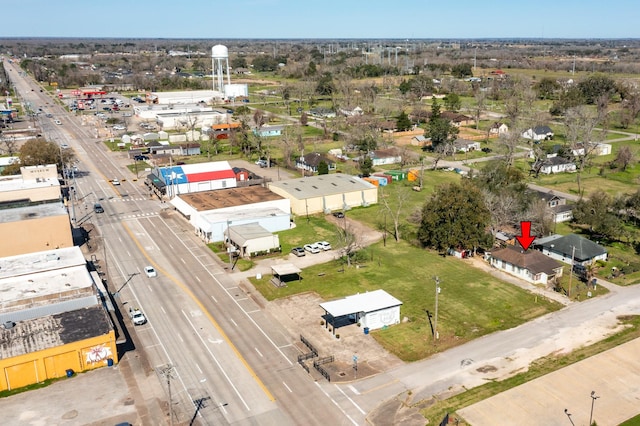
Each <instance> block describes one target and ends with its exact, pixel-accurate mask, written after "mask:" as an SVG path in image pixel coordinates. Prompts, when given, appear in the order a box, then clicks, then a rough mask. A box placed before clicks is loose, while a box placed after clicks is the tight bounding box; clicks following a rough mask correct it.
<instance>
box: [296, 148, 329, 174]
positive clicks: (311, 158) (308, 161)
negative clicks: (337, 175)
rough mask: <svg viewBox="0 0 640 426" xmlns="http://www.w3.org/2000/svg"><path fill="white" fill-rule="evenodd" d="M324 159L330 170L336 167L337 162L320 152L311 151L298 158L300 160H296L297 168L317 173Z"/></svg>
mask: <svg viewBox="0 0 640 426" xmlns="http://www.w3.org/2000/svg"><path fill="white" fill-rule="evenodd" d="M323 161H324V162H325V163H326V164H327V166H329V170H335V169H336V163H335V162H334V161H332V160H330V159H329V158H328V157H327V156H326V155H324V154H320V153H319V152H310V153H309V154H306V155H303V156H301V157H300V158H298V160H296V168H298V169H302V170H306V171H308V172H313V173H317V172H318V165H319V164H320V163H321V162H323Z"/></svg>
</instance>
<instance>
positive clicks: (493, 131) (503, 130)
mask: <svg viewBox="0 0 640 426" xmlns="http://www.w3.org/2000/svg"><path fill="white" fill-rule="evenodd" d="M507 133H509V126H507V125H506V124H504V123H500V122H498V121H496V122H495V123H493V124H492V125H491V127H490V128H489V134H490V135H506V134H507Z"/></svg>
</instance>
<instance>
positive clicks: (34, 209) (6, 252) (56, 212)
mask: <svg viewBox="0 0 640 426" xmlns="http://www.w3.org/2000/svg"><path fill="white" fill-rule="evenodd" d="M0 212H1V213H2V214H0V238H2V241H3V242H4V243H3V244H0V257H3V256H14V255H18V254H26V253H32V252H36V251H42V250H50V249H56V248H65V247H73V237H72V234H71V222H70V221H69V213H68V212H67V208H66V207H65V206H64V205H63V204H62V202H60V201H58V202H55V203H46V204H36V205H28V206H26V207H16V208H9V209H3V210H0Z"/></svg>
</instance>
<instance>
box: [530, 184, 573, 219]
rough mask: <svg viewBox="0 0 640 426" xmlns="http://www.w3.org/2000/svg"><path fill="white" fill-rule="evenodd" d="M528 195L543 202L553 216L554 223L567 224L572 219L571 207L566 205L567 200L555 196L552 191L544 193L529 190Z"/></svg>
mask: <svg viewBox="0 0 640 426" xmlns="http://www.w3.org/2000/svg"><path fill="white" fill-rule="evenodd" d="M528 192H529V194H531V195H532V196H533V197H536V198H537V199H540V200H542V201H544V203H545V205H546V206H547V208H548V209H549V211H550V212H551V214H552V215H553V221H554V223H558V222H567V221H569V220H571V219H573V205H570V204H567V199H566V198H564V197H560V196H558V195H556V194H555V193H554V192H553V191H549V192H544V191H536V190H529V191H528Z"/></svg>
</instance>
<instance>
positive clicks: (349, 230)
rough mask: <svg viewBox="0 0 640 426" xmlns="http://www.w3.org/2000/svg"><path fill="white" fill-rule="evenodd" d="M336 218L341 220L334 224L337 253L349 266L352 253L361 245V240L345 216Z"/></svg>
mask: <svg viewBox="0 0 640 426" xmlns="http://www.w3.org/2000/svg"><path fill="white" fill-rule="evenodd" d="M338 220H340V221H343V222H342V224H338V225H337V226H336V234H337V240H338V247H340V249H339V253H340V255H341V256H342V257H343V258H344V259H345V260H346V262H347V266H349V267H350V266H351V261H352V259H353V257H354V255H355V254H356V252H357V251H358V250H359V249H360V247H361V241H360V238H359V237H358V236H357V235H356V232H355V230H354V229H353V227H352V226H351V225H350V224H349V221H348V220H347V218H346V217H344V218H342V219H338Z"/></svg>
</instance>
